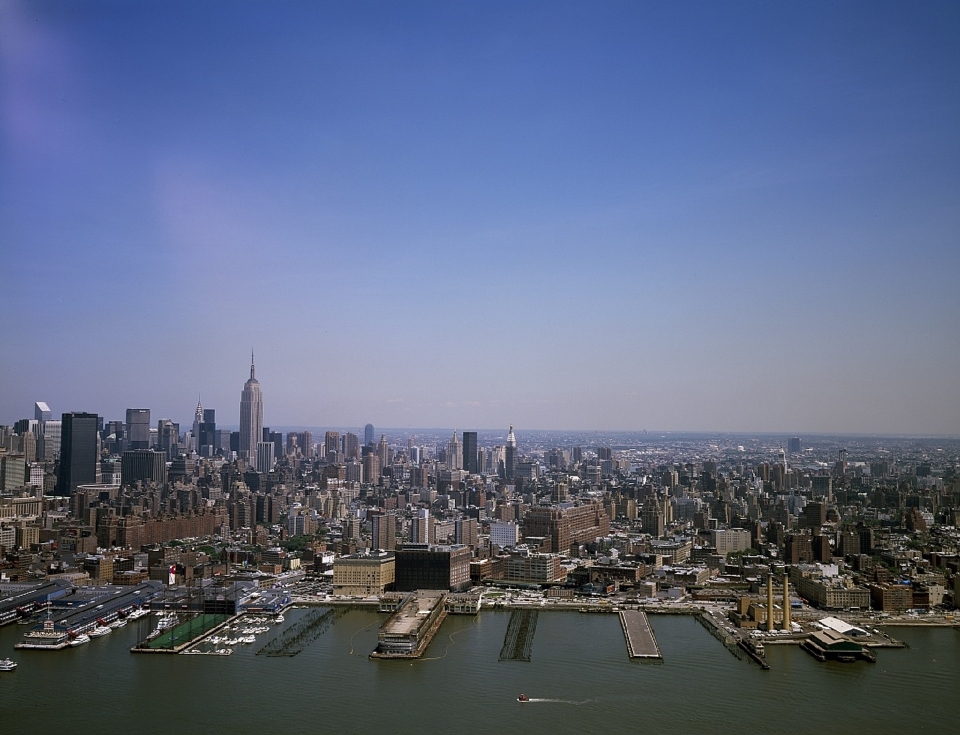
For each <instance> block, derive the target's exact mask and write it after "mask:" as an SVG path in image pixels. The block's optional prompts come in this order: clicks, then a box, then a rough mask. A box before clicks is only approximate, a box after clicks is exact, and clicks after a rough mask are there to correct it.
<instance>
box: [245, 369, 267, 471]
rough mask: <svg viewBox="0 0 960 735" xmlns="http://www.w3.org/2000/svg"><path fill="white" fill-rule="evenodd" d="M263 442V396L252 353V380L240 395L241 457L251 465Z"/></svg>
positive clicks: (246, 384)
mask: <svg viewBox="0 0 960 735" xmlns="http://www.w3.org/2000/svg"><path fill="white" fill-rule="evenodd" d="M262 440H263V394H262V393H261V392H260V383H259V382H257V378H256V373H255V370H254V366H253V352H251V353H250V379H249V380H248V381H247V382H246V383H244V384H243V391H242V392H241V393H240V456H241V457H242V458H243V459H244V460H246V461H247V462H249V463H251V464H252V463H254V462H255V461H256V459H257V444H259V443H260V442H261V441H262Z"/></svg>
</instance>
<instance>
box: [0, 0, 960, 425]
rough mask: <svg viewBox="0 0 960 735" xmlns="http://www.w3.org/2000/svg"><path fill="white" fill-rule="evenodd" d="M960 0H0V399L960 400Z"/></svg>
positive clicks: (823, 416) (323, 405)
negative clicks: (253, 355) (252, 366)
mask: <svg viewBox="0 0 960 735" xmlns="http://www.w3.org/2000/svg"><path fill="white" fill-rule="evenodd" d="M958 27H960V5H958V4H956V3H922V2H921V3H880V2H868V3H852V2H851V3H836V4H831V3H692V2H686V3H640V2H631V3H559V2H550V3H517V2H510V3H496V2H484V3H479V2H478V3H440V2H437V3H392V2H391V3H355V2H352V3H346V2H345V3H306V2H303V3H301V2H279V3H265V2H242V3H236V2H213V1H210V0H208V1H207V2H202V3H194V2H184V3H177V2H137V3H127V2H32V3H19V2H9V1H5V2H3V3H0V258H2V260H0V297H2V299H3V304H4V309H3V311H4V314H3V318H2V319H0V346H2V349H0V422H2V423H12V422H13V421H15V420H16V419H18V418H21V417H24V416H29V415H31V414H32V411H31V407H32V404H33V402H34V401H35V400H46V401H47V402H48V403H49V404H50V405H51V407H52V408H53V410H54V412H57V413H59V412H62V411H71V410H90V411H96V412H98V413H101V414H102V415H105V416H106V417H107V418H121V417H122V412H123V409H125V408H126V407H140V406H144V407H150V408H151V409H152V411H153V413H154V415H155V417H157V418H159V417H160V416H169V417H171V418H174V419H175V420H181V421H188V420H189V419H190V417H191V416H192V409H193V406H194V405H195V401H196V396H197V393H198V392H199V393H201V394H202V396H203V402H204V405H205V406H208V407H213V408H216V409H217V411H218V420H219V422H221V423H224V424H228V423H236V421H237V414H238V403H239V393H240V388H241V386H242V384H243V381H244V380H245V379H246V373H247V361H248V359H249V357H248V356H249V351H250V348H251V347H253V348H255V349H256V351H257V355H258V357H257V365H258V377H259V378H260V379H261V383H262V384H263V389H264V402H265V422H266V423H267V424H268V425H269V424H273V425H317V426H323V425H331V426H351V425H362V424H364V423H366V422H367V421H371V422H373V423H374V424H376V425H377V426H394V427H404V426H409V427H432V426H457V427H459V428H470V427H496V426H505V425H506V424H508V423H510V422H513V423H514V424H516V425H517V426H520V427H529V428H544V429H549V428H596V429H644V428H646V429H675V430H684V429H687V430H723V431H787V432H814V431H823V432H831V431H849V432H871V433H872V432H878V433H901V432H902V433H931V434H942V433H947V434H960V369H958V367H957V366H958V365H960V290H958V288H957V273H960V243H958V232H960V227H958V225H960V206H958V192H960V188H958V184H960V160H958V159H960V136H958V134H957V131H958V130H960V85H958V82H957V80H958V79H960V44H958V43H957V42H956V31H957V28H958Z"/></svg>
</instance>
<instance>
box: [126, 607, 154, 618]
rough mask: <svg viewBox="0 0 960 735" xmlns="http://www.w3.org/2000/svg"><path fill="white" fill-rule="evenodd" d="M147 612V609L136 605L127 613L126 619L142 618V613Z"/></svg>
mask: <svg viewBox="0 0 960 735" xmlns="http://www.w3.org/2000/svg"><path fill="white" fill-rule="evenodd" d="M149 614H150V611H149V610H145V609H144V608H142V607H138V608H136V609H134V610H133V612H131V613H130V614H129V615H127V620H138V619H140V618H142V617H143V616H144V615H149Z"/></svg>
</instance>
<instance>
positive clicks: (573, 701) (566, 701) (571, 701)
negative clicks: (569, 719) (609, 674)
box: [523, 697, 595, 706]
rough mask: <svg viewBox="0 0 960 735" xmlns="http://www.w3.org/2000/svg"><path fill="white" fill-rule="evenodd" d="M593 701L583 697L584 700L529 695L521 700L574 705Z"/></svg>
mask: <svg viewBox="0 0 960 735" xmlns="http://www.w3.org/2000/svg"><path fill="white" fill-rule="evenodd" d="M593 701H595V700H593V699H584V700H577V699H548V698H545V697H530V698H529V699H525V700H523V703H524V704H533V703H534V702H540V703H547V704H574V705H578V706H579V705H581V704H587V703H588V702H593Z"/></svg>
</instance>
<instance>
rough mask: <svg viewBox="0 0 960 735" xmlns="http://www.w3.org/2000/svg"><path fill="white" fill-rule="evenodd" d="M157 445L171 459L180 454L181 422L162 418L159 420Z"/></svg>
mask: <svg viewBox="0 0 960 735" xmlns="http://www.w3.org/2000/svg"><path fill="white" fill-rule="evenodd" d="M157 445H158V446H159V447H160V450H161V451H163V452H166V454H167V457H169V458H170V459H173V458H174V457H176V456H177V455H178V454H180V424H177V423H174V422H173V421H171V420H170V419H160V420H159V421H158V422H157Z"/></svg>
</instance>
